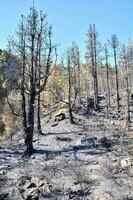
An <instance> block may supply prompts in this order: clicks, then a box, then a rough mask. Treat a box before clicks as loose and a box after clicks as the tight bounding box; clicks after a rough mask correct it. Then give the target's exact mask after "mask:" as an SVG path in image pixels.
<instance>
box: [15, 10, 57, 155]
mask: <svg viewBox="0 0 133 200" xmlns="http://www.w3.org/2000/svg"><path fill="white" fill-rule="evenodd" d="M17 38H18V40H16V41H12V48H13V49H14V53H16V56H17V57H18V60H19V62H20V65H19V66H20V67H19V69H18V71H19V80H18V89H19V91H20V97H21V110H22V113H21V117H22V120H23V128H24V132H25V144H26V151H25V154H26V155H27V156H30V155H31V154H32V153H33V133H34V124H35V103H36V99H37V108H38V109H37V126H38V130H39V132H41V124H40V94H41V92H42V91H43V90H44V89H45V87H46V84H47V80H48V77H49V75H50V67H51V64H52V63H53V62H55V60H56V58H55V60H54V55H55V49H56V47H55V45H53V44H52V27H51V26H49V25H48V23H47V20H46V16H45V15H43V14H42V12H40V14H39V13H38V12H37V10H36V9H35V8H34V7H33V8H31V9H30V14H29V15H28V17H24V16H23V15H22V19H21V21H20V24H19V28H18V33H17Z"/></svg>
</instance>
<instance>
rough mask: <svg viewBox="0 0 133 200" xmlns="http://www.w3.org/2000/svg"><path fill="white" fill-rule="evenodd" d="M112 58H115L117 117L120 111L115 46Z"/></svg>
mask: <svg viewBox="0 0 133 200" xmlns="http://www.w3.org/2000/svg"><path fill="white" fill-rule="evenodd" d="M114 60H115V74H116V93H117V94H116V95H117V113H118V117H119V112H120V97H119V80H118V68H117V61H116V48H114Z"/></svg>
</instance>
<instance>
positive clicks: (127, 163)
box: [120, 157, 133, 168]
mask: <svg viewBox="0 0 133 200" xmlns="http://www.w3.org/2000/svg"><path fill="white" fill-rule="evenodd" d="M120 164H121V167H122V168H127V167H130V166H132V164H133V161H132V159H131V158H130V157H127V158H125V159H122V160H121V161H120Z"/></svg>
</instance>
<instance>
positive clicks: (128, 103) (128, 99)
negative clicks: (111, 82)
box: [125, 58, 131, 125]
mask: <svg viewBox="0 0 133 200" xmlns="http://www.w3.org/2000/svg"><path fill="white" fill-rule="evenodd" d="M125 68H126V92H127V123H128V125H129V123H130V122H131V119H130V92H129V76H128V66H127V61H126V58H125Z"/></svg>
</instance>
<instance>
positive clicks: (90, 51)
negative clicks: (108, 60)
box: [86, 25, 99, 110]
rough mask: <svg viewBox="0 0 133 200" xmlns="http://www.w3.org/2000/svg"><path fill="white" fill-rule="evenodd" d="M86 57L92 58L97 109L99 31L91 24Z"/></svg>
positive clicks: (96, 107)
mask: <svg viewBox="0 0 133 200" xmlns="http://www.w3.org/2000/svg"><path fill="white" fill-rule="evenodd" d="M86 49H87V52H86V58H87V59H88V60H90V59H91V66H92V76H93V87H94V109H95V110H97V109H98V107H99V103H98V77H97V32H96V29H95V25H93V26H92V25H90V28H89V30H88V32H87V41H86Z"/></svg>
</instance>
